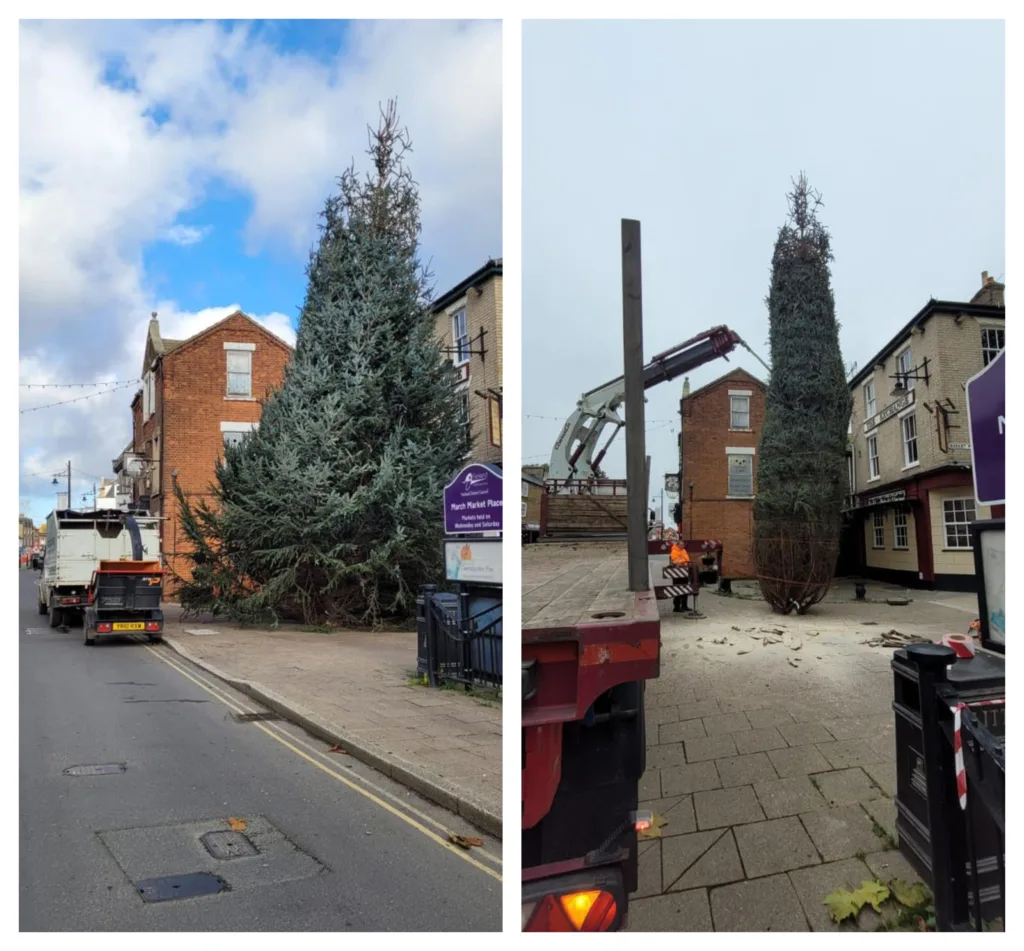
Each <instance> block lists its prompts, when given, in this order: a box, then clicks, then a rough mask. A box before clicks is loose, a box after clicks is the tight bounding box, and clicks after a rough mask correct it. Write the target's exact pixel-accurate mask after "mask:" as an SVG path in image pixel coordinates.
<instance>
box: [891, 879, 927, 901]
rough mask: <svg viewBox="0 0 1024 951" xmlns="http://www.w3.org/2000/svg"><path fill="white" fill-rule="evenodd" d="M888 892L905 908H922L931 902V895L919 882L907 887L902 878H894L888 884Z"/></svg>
mask: <svg viewBox="0 0 1024 951" xmlns="http://www.w3.org/2000/svg"><path fill="white" fill-rule="evenodd" d="M889 891H890V892H891V893H892V897H893V898H895V899H896V901H898V902H899V903H900V904H901V905H903V906H904V907H905V908H924V906H925V905H927V904H928V902H929V901H930V900H931V897H932V893H931V892H930V891H928V888H927V886H925V885H923V884H922V883H921V882H916V883H915V884H913V885H908V884H907V883H906V882H905V881H903V879H902V878H894V879H893V880H892V881H891V882H889Z"/></svg>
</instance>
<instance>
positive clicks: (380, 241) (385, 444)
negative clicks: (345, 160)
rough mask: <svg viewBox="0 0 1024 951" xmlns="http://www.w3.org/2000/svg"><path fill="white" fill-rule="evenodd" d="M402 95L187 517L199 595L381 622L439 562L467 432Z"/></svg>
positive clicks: (271, 611)
mask: <svg viewBox="0 0 1024 951" xmlns="http://www.w3.org/2000/svg"><path fill="white" fill-rule="evenodd" d="M410 149H411V145H410V142H409V138H408V134H407V132H406V131H405V130H404V128H402V127H401V126H400V125H399V121H398V116H397V112H396V107H395V103H394V102H390V103H389V104H388V106H387V107H386V108H385V109H383V110H382V112H381V120H380V124H379V126H378V128H377V129H376V130H370V136H369V148H368V150H367V154H368V155H369V157H370V159H371V162H372V169H371V171H370V172H369V173H368V174H366V175H365V176H361V175H359V174H358V173H357V172H356V169H355V166H354V164H353V165H352V166H350V167H349V169H348V170H347V171H346V172H345V173H344V174H343V175H342V176H341V178H340V179H339V183H338V184H339V191H338V194H336V195H333V196H331V197H330V198H328V199H327V201H326V204H325V207H324V210H323V212H322V214H321V224H320V240H319V244H318V245H317V247H315V248H314V249H313V251H312V253H311V255H310V261H309V265H308V267H307V275H308V278H309V283H308V287H307V291H306V299H305V303H304V305H303V307H302V311H301V315H300V320H299V328H298V336H297V340H296V345H295V351H294V354H293V355H292V358H291V361H290V362H289V364H288V367H287V369H286V371H285V378H284V382H283V384H282V386H281V388H280V389H279V390H277V391H276V392H274V393H272V394H271V395H270V396H269V397H268V398H267V399H266V400H265V401H264V404H263V413H262V418H261V421H260V425H259V427H258V429H256V430H254V431H253V433H251V434H250V435H247V436H246V438H245V439H244V440H243V441H242V442H241V443H240V444H239V445H237V446H228V447H226V448H225V452H224V458H223V460H222V461H219V462H218V464H217V470H216V482H215V484H214V485H213V487H212V494H213V497H214V503H215V504H214V505H212V506H206V505H205V504H202V503H200V504H199V505H197V506H196V507H195V508H194V509H193V508H192V507H191V506H190V505H189V502H188V500H187V499H186V498H185V497H184V495H183V493H181V492H180V491H179V500H180V501H181V502H182V503H183V526H184V528H185V531H186V534H187V535H188V536H189V538H190V539H191V540H192V544H193V547H194V550H195V553H196V554H197V555H198V558H199V562H198V563H197V564H196V566H195V568H194V569H193V572H192V574H193V580H192V582H191V583H190V585H186V586H185V589H184V590H183V591H182V592H181V600H182V603H183V604H184V605H186V606H189V605H191V607H192V609H193V610H196V611H199V610H203V611H214V612H219V613H223V614H227V615H229V616H231V617H234V618H237V619H239V620H243V621H256V620H258V619H261V618H267V617H269V618H272V619H274V620H275V621H276V620H277V619H279V618H296V619H302V620H303V621H305V622H307V623H312V624H346V623H347V624H359V625H372V626H379V625H381V624H383V623H385V622H389V621H391V622H393V621H395V620H402V619H405V618H408V617H409V616H410V615H411V614H412V613H413V611H414V609H415V597H416V590H417V588H418V586H419V585H420V584H422V583H425V582H436V581H437V580H438V579H439V578H441V577H442V570H443V559H442V539H443V507H442V506H443V503H442V494H443V489H444V486H445V484H446V483H447V482H448V481H449V480H450V479H451V477H452V475H453V474H454V473H455V472H456V471H457V470H458V468H459V466H460V465H461V463H462V461H463V459H464V458H465V454H466V452H467V451H468V449H469V446H468V444H467V437H466V427H465V425H464V424H463V423H462V422H461V421H460V420H461V418H460V409H459V406H458V403H457V401H456V396H455V391H454V384H455V379H454V371H453V370H452V367H451V365H450V363H448V362H447V361H446V360H445V358H444V357H443V355H442V353H441V351H440V348H439V344H438V339H437V334H436V331H435V325H434V319H433V317H432V315H431V314H430V312H429V306H428V305H429V299H430V289H429V275H428V274H427V273H426V270H425V269H424V267H423V266H422V265H421V262H420V259H419V237H420V199H419V194H418V189H417V186H416V183H415V181H414V180H413V178H412V176H411V174H410V172H409V169H408V168H407V166H406V164H405V157H406V155H407V153H408V152H409V151H410Z"/></svg>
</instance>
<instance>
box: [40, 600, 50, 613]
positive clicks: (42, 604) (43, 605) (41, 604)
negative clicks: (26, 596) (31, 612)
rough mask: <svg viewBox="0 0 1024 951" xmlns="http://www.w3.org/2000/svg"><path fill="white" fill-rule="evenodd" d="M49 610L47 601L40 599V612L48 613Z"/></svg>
mask: <svg viewBox="0 0 1024 951" xmlns="http://www.w3.org/2000/svg"><path fill="white" fill-rule="evenodd" d="M48 610H49V609H48V608H47V607H46V602H45V601H40V602H39V613H40V614H46V612H47V611H48Z"/></svg>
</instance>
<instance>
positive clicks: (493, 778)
mask: <svg viewBox="0 0 1024 951" xmlns="http://www.w3.org/2000/svg"><path fill="white" fill-rule="evenodd" d="M165 617H166V627H167V630H166V633H165V642H166V643H167V645H168V646H169V647H170V648H171V649H173V650H174V651H175V652H177V653H178V654H179V655H181V656H182V657H184V658H186V659H187V660H189V661H190V662H192V663H194V664H196V665H198V666H199V667H202V668H203V669H205V670H206V671H208V672H209V673H211V674H213V676H215V677H218V678H219V679H221V680H223V681H225V682H226V683H228V684H231V685H232V686H233V687H235V688H236V689H238V690H240V691H241V692H243V693H245V694H247V695H248V696H250V697H252V698H254V699H256V700H258V701H259V702H260V703H263V704H265V705H267V706H269V707H270V708H271V709H273V710H275V711H277V712H278V713H281V714H282V715H283V716H285V717H287V718H288V719H289V720H290V721H291V722H293V723H297V724H299V725H301V726H302V727H303V728H305V729H306V730H308V731H309V732H311V733H313V734H314V735H316V736H318V737H320V738H321V739H323V740H325V741H327V742H329V743H330V744H331V745H335V744H337V745H339V746H341V747H343V748H344V749H345V750H346V752H347V753H348V754H349V755H351V756H353V757H355V758H356V759H358V760H360V761H361V762H364V763H366V764H368V765H370V766H372V767H373V768H374V769H377V770H379V771H380V772H382V773H384V774H385V775H386V776H389V777H391V778H392V779H395V780H397V781H399V782H401V783H403V784H404V785H406V786H408V787H409V788H410V789H413V790H415V791H416V792H418V793H419V794H420V795H422V796H424V797H426V798H428V799H430V800H432V801H433V802H436V803H438V804H439V805H441V806H444V807H445V808H446V809H449V810H451V811H452V812H455V813H457V814H458V815H460V816H462V817H463V818H465V819H467V820H468V821H470V822H472V823H473V824H474V825H476V826H477V827H479V828H480V829H482V830H484V831H485V832H488V833H490V834H491V835H494V836H498V837H500V836H501V830H502V826H501V704H500V701H498V700H497V699H496V698H495V697H493V696H492V695H488V694H486V693H482V692H479V691H478V692H473V691H470V692H467V691H465V690H463V689H462V688H453V689H431V688H428V687H426V686H425V685H424V684H423V683H422V682H421V680H419V679H417V677H416V634H415V632H384V633H371V632H358V631H340V632H333V633H325V632H323V631H311V630H309V629H305V630H303V629H301V628H300V627H299V626H298V625H282V626H281V627H280V628H279V629H277V630H266V629H256V628H241V627H239V626H238V625H237V624H233V623H231V622H225V621H222V620H219V619H218V620H210V619H203V620H193V621H182V620H181V609H180V608H179V607H178V606H177V605H166V606H165Z"/></svg>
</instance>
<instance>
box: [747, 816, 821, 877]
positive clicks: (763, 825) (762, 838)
mask: <svg viewBox="0 0 1024 951" xmlns="http://www.w3.org/2000/svg"><path fill="white" fill-rule="evenodd" d="M732 831H733V834H734V835H735V836H736V844H737V845H738V846H739V850H740V857H741V858H742V859H743V867H744V869H745V870H746V873H747V877H748V878H760V877H761V876H763V875H775V874H776V873H778V872H788V871H789V870H790V869H794V868H803V867H805V866H807V865H818V864H819V863H820V862H821V859H820V858H819V857H818V851H817V849H815V847H814V843H813V842H811V840H810V837H809V836H808V835H807V831H806V830H805V829H804V827H803V825H801V823H800V820H799V819H798V818H797V817H796V816H789V817H787V818H785V819H769V820H768V821H767V822H754V823H751V824H750V825H739V826H735V827H734V828H733V830H732Z"/></svg>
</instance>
